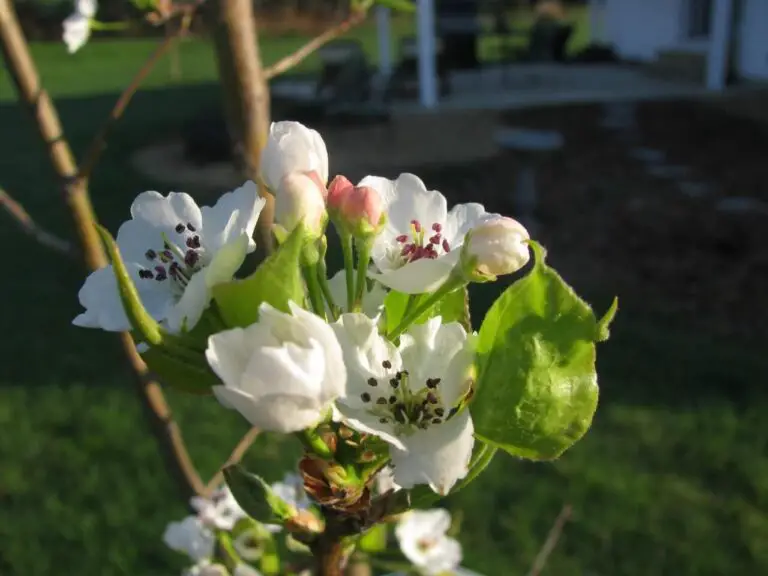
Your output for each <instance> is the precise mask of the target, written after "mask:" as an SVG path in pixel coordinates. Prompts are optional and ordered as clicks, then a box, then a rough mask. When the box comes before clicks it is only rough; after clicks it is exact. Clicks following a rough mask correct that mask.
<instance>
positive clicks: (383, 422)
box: [379, 418, 389, 424]
mask: <svg viewBox="0 0 768 576" xmlns="http://www.w3.org/2000/svg"><path fill="white" fill-rule="evenodd" d="M379 422H380V423H381V424H386V423H387V422H389V419H388V418H379Z"/></svg>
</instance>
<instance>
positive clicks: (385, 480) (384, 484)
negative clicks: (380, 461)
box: [374, 466, 401, 495]
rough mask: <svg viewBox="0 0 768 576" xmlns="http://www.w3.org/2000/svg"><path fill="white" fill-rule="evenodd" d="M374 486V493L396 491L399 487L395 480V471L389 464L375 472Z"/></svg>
mask: <svg viewBox="0 0 768 576" xmlns="http://www.w3.org/2000/svg"><path fill="white" fill-rule="evenodd" d="M374 486H375V487H376V493H377V494H379V495H381V494H386V493H387V492H389V491H390V490H393V491H395V492H397V491H398V490H400V489H401V487H400V486H398V485H397V483H396V482H395V471H394V469H393V468H392V467H391V466H385V467H384V468H382V469H381V470H380V471H379V473H378V474H376V480H375V484H374Z"/></svg>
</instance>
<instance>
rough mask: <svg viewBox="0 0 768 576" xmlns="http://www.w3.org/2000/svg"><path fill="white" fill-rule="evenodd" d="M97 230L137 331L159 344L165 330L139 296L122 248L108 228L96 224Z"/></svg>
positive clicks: (150, 341) (132, 324)
mask: <svg viewBox="0 0 768 576" xmlns="http://www.w3.org/2000/svg"><path fill="white" fill-rule="evenodd" d="M96 230H97V231H98V233H99V235H100V236H101V241H102V242H103V243H104V246H105V247H106V249H107V254H108V255H109V259H110V261H111V262H112V270H113V271H114V273H115V280H116V281H117V289H118V291H119V292H120V301H121V302H122V303H123V308H124V309H125V314H126V315H127V316H128V321H129V322H130V323H131V327H132V328H133V330H134V331H135V332H138V333H139V334H140V335H141V339H142V341H145V342H148V343H149V344H152V345H158V344H160V343H161V342H162V341H163V330H162V328H161V327H160V324H158V323H157V321H156V320H155V319H154V318H152V316H150V315H149V312H147V310H146V308H144V304H143V303H142V302H141V298H139V292H138V290H136V286H135V285H134V283H133V280H131V277H130V276H129V275H128V270H127V269H126V267H125V263H124V262H123V258H122V256H120V249H119V248H118V247H117V243H116V242H115V241H114V239H113V238H112V235H111V234H110V233H109V232H108V231H107V229H106V228H104V227H102V226H99V225H98V224H97V225H96Z"/></svg>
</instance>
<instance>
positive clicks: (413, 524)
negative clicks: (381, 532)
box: [395, 508, 462, 576]
mask: <svg viewBox="0 0 768 576" xmlns="http://www.w3.org/2000/svg"><path fill="white" fill-rule="evenodd" d="M450 526H451V515H450V514H449V513H448V511H447V510H444V509H442V508H436V509H434V510H411V511H409V512H407V513H406V514H404V515H403V516H402V517H401V518H400V521H399V522H398V524H397V527H396V528H395V537H396V538H397V542H398V544H399V545H400V550H401V551H402V552H403V555H404V556H405V557H406V558H408V560H410V561H411V562H412V563H413V564H414V566H415V567H416V568H417V569H418V570H419V572H421V573H422V574H425V575H427V576H437V575H438V574H443V573H448V574H450V573H452V572H454V570H455V569H456V568H457V567H458V565H459V564H460V563H461V557H462V554H461V544H459V542H458V541H457V540H455V539H453V538H451V537H450V536H448V535H447V531H448V529H449V528H450Z"/></svg>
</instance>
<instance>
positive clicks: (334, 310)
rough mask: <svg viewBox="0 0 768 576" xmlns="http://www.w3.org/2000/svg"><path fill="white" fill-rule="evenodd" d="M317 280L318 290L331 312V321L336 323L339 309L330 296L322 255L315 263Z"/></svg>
mask: <svg viewBox="0 0 768 576" xmlns="http://www.w3.org/2000/svg"><path fill="white" fill-rule="evenodd" d="M317 280H318V282H319V283H320V290H321V291H322V293H323V296H324V297H325V301H326V302H327V303H328V308H329V309H330V311H331V319H332V320H333V321H336V320H338V318H339V313H338V312H339V307H338V306H337V305H336V302H334V300H333V294H331V286H330V284H328V267H327V266H326V264H325V255H323V257H322V258H320V261H319V262H318V263H317Z"/></svg>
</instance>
